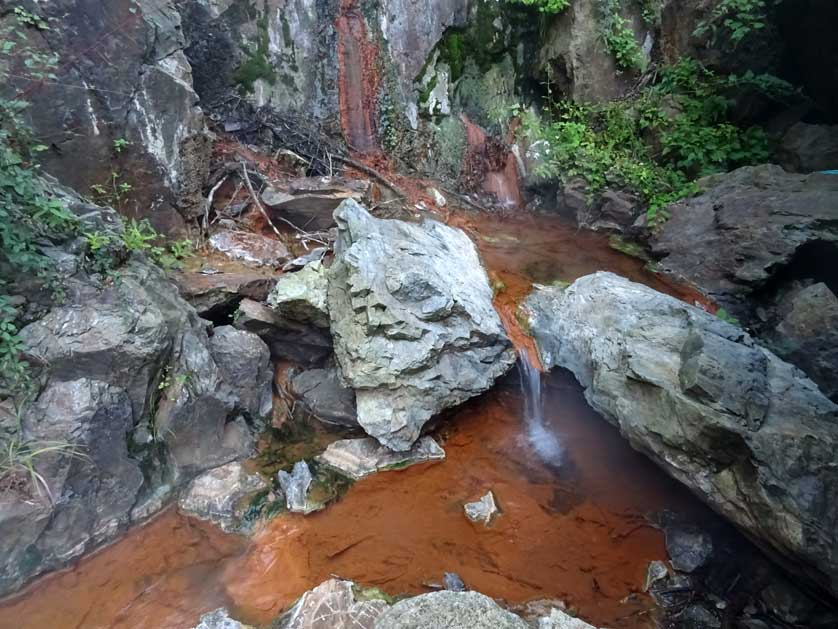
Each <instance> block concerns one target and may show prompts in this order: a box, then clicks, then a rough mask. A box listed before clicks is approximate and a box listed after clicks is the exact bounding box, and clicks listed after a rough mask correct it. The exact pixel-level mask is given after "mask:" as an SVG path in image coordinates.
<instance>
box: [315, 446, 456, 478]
mask: <svg viewBox="0 0 838 629" xmlns="http://www.w3.org/2000/svg"><path fill="white" fill-rule="evenodd" d="M444 458H445V450H443V449H442V448H441V447H439V444H437V442H436V441H434V440H433V439H432V438H431V437H422V438H421V439H419V441H417V442H416V443H415V444H414V445H413V447H412V448H411V449H410V450H407V451H406V452H394V451H392V450H390V449H388V448H385V447H384V446H382V445H381V444H380V443H378V441H377V440H375V439H373V438H372V437H368V438H364V439H342V440H340V441H335V442H334V443H333V444H331V445H330V446H329V447H328V448H326V451H325V452H324V453H323V454H321V455H320V456H319V457H317V460H318V461H319V462H320V463H323V464H325V465H328V466H329V467H332V468H334V469H336V470H337V471H339V472H340V473H341V474H344V475H346V476H348V477H349V478H352V479H354V480H360V479H362V478H365V477H367V476H369V475H371V474H375V473H376V472H382V471H385V470H392V469H401V468H405V467H410V466H411V465H416V464H417V463H427V462H429V461H441V460H442V459H444Z"/></svg>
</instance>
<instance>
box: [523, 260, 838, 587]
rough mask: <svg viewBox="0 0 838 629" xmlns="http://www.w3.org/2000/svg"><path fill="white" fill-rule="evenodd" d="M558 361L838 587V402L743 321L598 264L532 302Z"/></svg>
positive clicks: (764, 541)
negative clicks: (764, 344)
mask: <svg viewBox="0 0 838 629" xmlns="http://www.w3.org/2000/svg"><path fill="white" fill-rule="evenodd" d="M526 308H527V310H528V311H529V317H530V327H531V330H532V333H533V335H534V337H535V340H536V343H537V345H538V348H539V352H540V355H541V360H542V364H543V365H545V366H546V367H547V368H551V367H554V366H560V367H564V368H567V369H569V370H571V371H572V372H573V373H574V374H575V375H576V378H577V379H578V380H579V382H580V383H581V384H582V386H583V387H584V388H585V397H586V399H587V400H588V402H589V403H590V404H591V406H592V407H593V408H594V409H596V410H597V411H598V412H600V413H601V414H602V415H603V416H604V417H605V418H606V419H607V420H609V421H610V422H612V423H614V424H615V425H617V426H618V427H619V428H620V430H621V432H622V433H623V435H624V436H625V437H626V438H627V439H628V440H629V441H630V442H631V444H632V446H633V447H635V448H636V449H638V450H640V451H642V452H644V453H645V454H647V455H648V456H649V457H650V458H651V459H652V460H653V461H655V462H656V463H657V464H658V465H659V466H660V467H662V468H663V469H664V470H665V471H666V472H667V473H669V474H670V475H671V476H673V477H674V478H676V479H678V480H679V481H681V482H682V483H683V484H685V485H687V486H688V487H689V488H690V489H692V491H693V492H695V493H696V494H697V495H698V496H700V497H701V498H702V499H703V500H704V501H705V502H707V503H708V504H709V505H710V506H712V507H713V508H714V509H715V510H717V511H718V512H719V513H721V514H723V515H725V516H726V517H728V518H729V519H730V520H732V521H733V522H734V523H736V524H737V525H738V526H739V527H740V528H741V529H742V530H744V531H745V532H746V533H748V534H749V536H751V537H752V538H753V539H754V540H755V541H757V542H758V543H759V544H760V545H761V546H762V547H763V548H765V549H766V550H768V551H770V552H771V553H772V554H773V556H774V557H775V558H776V559H778V560H779V561H780V562H782V563H783V564H784V565H785V566H787V567H788V568H789V569H790V570H794V571H796V572H797V573H798V574H801V575H804V576H806V577H808V578H809V579H810V580H811V581H813V582H816V583H817V584H819V585H821V586H823V587H824V588H826V589H829V590H831V591H832V592H833V593H836V592H838V539H837V538H836V536H835V534H834V531H835V523H836V522H838V503H836V501H835V500H834V499H833V498H834V496H835V493H836V491H838V469H836V468H835V466H834V465H833V463H834V460H835V451H836V448H838V406H836V405H835V404H833V403H832V402H831V401H830V400H829V399H827V398H826V397H825V396H824V395H823V394H822V393H821V392H820V391H819V390H818V388H817V386H816V385H815V384H814V383H813V382H812V381H811V380H809V379H808V378H806V377H805V374H803V372H801V371H800V370H799V369H797V368H795V367H793V366H791V365H789V364H788V363H785V362H783V361H782V360H780V359H779V358H777V356H775V355H774V354H772V353H771V352H769V351H768V350H766V349H764V348H763V347H761V346H759V345H758V344H756V343H755V342H754V341H753V339H751V338H750V337H749V336H748V335H747V334H746V333H745V332H743V331H742V330H741V329H740V328H738V327H735V326H733V325H731V324H729V323H726V322H724V321H722V320H720V319H718V318H716V317H714V316H713V315H711V314H709V313H707V312H705V311H703V310H701V309H698V308H695V307H693V306H689V305H687V304H685V303H682V302H680V301H678V300H677V299H674V298H672V297H669V296H667V295H663V294H661V293H658V292H656V291H654V290H652V289H650V288H647V287H645V286H642V285H639V284H635V283H632V282H630V281H628V280H626V279H624V278H621V277H618V276H616V275H613V274H610V273H595V274H593V275H589V276H586V277H583V278H581V279H579V280H577V281H576V282H575V283H574V284H572V285H571V286H570V287H569V288H567V289H564V290H563V289H561V288H558V287H550V288H547V287H540V288H539V289H538V290H537V291H535V292H534V294H533V295H532V296H530V298H528V300H527V302H526Z"/></svg>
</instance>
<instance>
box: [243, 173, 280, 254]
mask: <svg viewBox="0 0 838 629" xmlns="http://www.w3.org/2000/svg"><path fill="white" fill-rule="evenodd" d="M242 174H243V175H244V183H245V185H246V186H247V190H248V192H250V196H251V198H252V199H253V202H254V203H255V204H256V207H257V209H258V210H259V212H260V213H261V214H262V216H264V217H265V220H266V221H268V225H270V226H271V229H272V230H273V231H274V233H275V234H276V237H277V238H280V239H281V238H282V234H281V233H280V231H279V230H278V229H277V228H276V225H274V222H273V221H272V220H271V217H270V216H268V213H267V212H266V211H265V208H264V207H263V206H262V202H261V201H259V197H258V196H256V191H255V190H254V189H253V184H252V183H250V175H248V173H247V166H246V165H245V164H244V163H242Z"/></svg>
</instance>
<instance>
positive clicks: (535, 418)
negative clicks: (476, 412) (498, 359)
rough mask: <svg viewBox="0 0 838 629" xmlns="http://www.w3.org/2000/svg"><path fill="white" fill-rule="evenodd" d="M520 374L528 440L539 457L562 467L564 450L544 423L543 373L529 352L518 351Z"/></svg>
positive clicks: (550, 463) (557, 438) (524, 350)
mask: <svg viewBox="0 0 838 629" xmlns="http://www.w3.org/2000/svg"><path fill="white" fill-rule="evenodd" d="M518 374H519V375H520V377H521V390H522V391H523V393H524V423H525V426H526V429H527V439H528V440H529V442H530V445H531V446H532V448H533V450H535V453H536V454H537V455H538V457H539V458H540V459H541V460H542V461H543V462H544V463H547V464H549V465H556V466H558V465H561V463H562V459H563V458H564V448H563V447H562V444H561V442H560V441H559V437H558V436H557V435H556V434H555V433H553V432H552V431H551V430H550V429H549V427H548V426H547V424H546V422H545V421H544V398H543V397H542V395H541V372H540V371H539V370H538V369H537V368H536V367H534V366H533V364H532V362H531V361H530V359H529V355H528V354H527V350H526V349H524V348H523V347H522V348H520V349H519V350H518Z"/></svg>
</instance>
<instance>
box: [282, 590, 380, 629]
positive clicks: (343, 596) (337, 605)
mask: <svg viewBox="0 0 838 629" xmlns="http://www.w3.org/2000/svg"><path fill="white" fill-rule="evenodd" d="M386 608H387V602H386V601H384V600H382V599H378V598H373V599H367V600H356V596H355V584H354V583H352V582H351V581H343V580H341V579H329V580H328V581H325V582H323V583H321V584H320V585H318V586H317V587H316V588H314V589H313V590H309V591H308V592H306V593H305V594H303V595H302V597H300V600H299V601H297V603H296V604H295V605H294V607H292V608H291V609H290V610H288V611H287V612H286V613H285V614H283V615H282V616H280V617H279V619H278V620H277V621H276V622H275V623H274V624H273V627H275V629H374V628H375V627H376V626H377V625H376V620H377V619H378V617H379V616H381V614H382V612H383V611H384V610H385V609H386Z"/></svg>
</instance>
